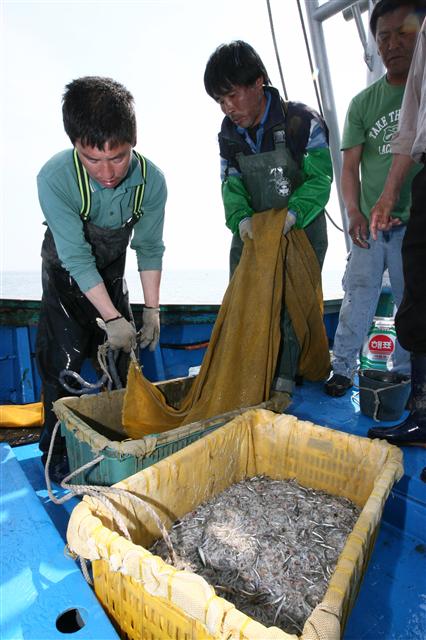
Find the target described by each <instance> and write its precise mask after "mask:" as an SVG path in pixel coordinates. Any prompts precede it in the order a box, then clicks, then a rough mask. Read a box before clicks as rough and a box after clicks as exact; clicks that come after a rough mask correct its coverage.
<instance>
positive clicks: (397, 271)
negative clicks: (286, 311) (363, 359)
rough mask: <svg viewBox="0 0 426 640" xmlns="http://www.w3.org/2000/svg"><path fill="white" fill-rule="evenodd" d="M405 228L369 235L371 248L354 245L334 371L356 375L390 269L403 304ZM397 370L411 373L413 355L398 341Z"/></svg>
mask: <svg viewBox="0 0 426 640" xmlns="http://www.w3.org/2000/svg"><path fill="white" fill-rule="evenodd" d="M405 229H406V227H405V226H400V227H394V229H393V230H392V231H379V232H378V237H377V240H373V238H371V237H370V238H369V240H368V242H369V244H370V248H369V249H361V248H360V247H358V246H356V245H353V246H352V250H351V253H350V254H349V258H348V264H347V266H346V271H345V275H344V276H343V282H342V285H343V290H344V292H345V295H344V298H343V302H342V307H341V309H340V315H339V324H338V326H337V330H336V335H335V338H334V344H333V356H332V360H331V362H332V367H333V373H338V374H340V375H342V376H346V377H347V378H352V377H353V375H354V373H355V371H356V369H357V366H358V355H359V352H360V349H361V348H362V345H363V343H364V339H365V337H366V335H367V333H368V330H369V329H370V326H371V323H372V321H373V318H374V315H375V311H376V308H377V303H378V300H379V296H380V291H381V288H382V278H383V272H384V271H385V270H386V269H388V272H389V279H390V284H391V288H392V294H393V298H394V301H395V304H396V306H397V307H398V306H399V305H400V303H401V300H402V295H403V292H404V276H403V271H402V257H401V246H402V240H403V238H404V234H405ZM393 370H394V371H399V372H400V373H407V374H409V373H410V371H411V369H410V354H409V352H408V351H405V350H404V349H403V348H402V347H401V345H400V344H399V343H398V341H397V342H396V346H395V353H394V355H393Z"/></svg>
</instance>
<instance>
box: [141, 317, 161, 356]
mask: <svg viewBox="0 0 426 640" xmlns="http://www.w3.org/2000/svg"><path fill="white" fill-rule="evenodd" d="M159 339H160V308H159V307H145V308H144V310H143V314H142V329H141V330H140V331H139V344H140V347H141V349H145V347H149V350H150V351H154V350H155V347H156V346H157V344H158V341H159Z"/></svg>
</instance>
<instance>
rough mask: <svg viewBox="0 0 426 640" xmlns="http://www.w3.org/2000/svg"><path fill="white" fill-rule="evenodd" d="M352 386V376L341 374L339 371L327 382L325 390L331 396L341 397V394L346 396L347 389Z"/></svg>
mask: <svg viewBox="0 0 426 640" xmlns="http://www.w3.org/2000/svg"><path fill="white" fill-rule="evenodd" d="M351 387H352V380H351V379H350V378H347V377H346V376H341V375H340V374H339V373H333V375H332V376H331V378H329V379H328V380H327V382H326V383H325V385H324V391H325V393H326V394H327V395H329V396H333V397H334V398H340V396H344V395H345V393H346V391H347V390H348V389H350V388H351Z"/></svg>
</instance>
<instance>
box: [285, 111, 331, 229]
mask: <svg viewBox="0 0 426 640" xmlns="http://www.w3.org/2000/svg"><path fill="white" fill-rule="evenodd" d="M302 171H303V174H304V180H303V183H302V184H301V185H300V186H299V187H297V189H295V191H294V192H293V193H292V194H291V196H290V198H289V201H288V209H289V211H292V212H293V213H294V214H295V215H296V218H297V219H296V227H297V228H299V229H303V228H305V227H306V226H308V224H310V223H311V222H312V221H313V220H314V219H315V218H316V217H317V216H318V214H320V213H321V211H323V210H324V207H325V206H326V204H327V202H328V199H329V197H330V190H331V183H332V181H333V165H332V162H331V156H330V149H329V147H328V142H327V135H326V130H325V127H324V124H323V122H322V120H321V119H320V118H319V117H313V118H312V119H311V125H310V131H309V138H308V140H307V143H306V148H305V152H304V156H303V160H302Z"/></svg>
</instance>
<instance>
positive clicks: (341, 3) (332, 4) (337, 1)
mask: <svg viewBox="0 0 426 640" xmlns="http://www.w3.org/2000/svg"><path fill="white" fill-rule="evenodd" d="M356 1H357V0H328V2H324V4H322V5H321V6H319V5H318V2H317V0H312V2H310V3H309V0H307V2H306V0H305V2H306V4H308V3H309V4H311V5H313V7H312V8H313V11H312V17H313V18H314V20H318V22H324V20H327V19H328V18H332V17H333V16H335V15H336V13H340V12H341V11H343V10H344V9H347V8H348V7H350V6H351V4H354V3H355V2H356Z"/></svg>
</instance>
